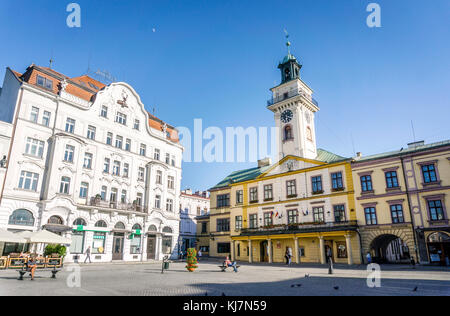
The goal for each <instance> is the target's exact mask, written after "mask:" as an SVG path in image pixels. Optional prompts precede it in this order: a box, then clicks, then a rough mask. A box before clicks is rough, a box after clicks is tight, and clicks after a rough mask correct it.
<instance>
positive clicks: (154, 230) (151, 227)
mask: <svg viewBox="0 0 450 316" xmlns="http://www.w3.org/2000/svg"><path fill="white" fill-rule="evenodd" d="M148 231H149V232H157V231H158V229H157V228H156V226H155V225H150V227H149V228H148Z"/></svg>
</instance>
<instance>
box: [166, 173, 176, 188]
mask: <svg viewBox="0 0 450 316" xmlns="http://www.w3.org/2000/svg"><path fill="white" fill-rule="evenodd" d="M174 183H175V180H174V177H172V176H168V177H167V187H168V188H169V189H173V188H174Z"/></svg>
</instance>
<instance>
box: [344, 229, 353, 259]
mask: <svg viewBox="0 0 450 316" xmlns="http://www.w3.org/2000/svg"><path fill="white" fill-rule="evenodd" d="M350 237H351V236H350V235H345V243H346V245H347V260H348V264H349V265H351V264H353V255H352V240H351V238H350Z"/></svg>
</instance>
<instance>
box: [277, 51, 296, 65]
mask: <svg viewBox="0 0 450 316" xmlns="http://www.w3.org/2000/svg"><path fill="white" fill-rule="evenodd" d="M290 60H293V61H295V62H296V63H298V61H297V58H295V56H294V55H292V54H291V53H289V54H287V55H286V56H284V58H283V60H282V61H281V62H280V65H283V64H285V63H287V62H288V61H290Z"/></svg>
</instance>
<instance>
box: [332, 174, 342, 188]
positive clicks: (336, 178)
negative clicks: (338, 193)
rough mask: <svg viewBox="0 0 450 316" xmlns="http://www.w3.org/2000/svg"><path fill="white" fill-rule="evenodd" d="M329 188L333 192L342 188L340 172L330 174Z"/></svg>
mask: <svg viewBox="0 0 450 316" xmlns="http://www.w3.org/2000/svg"><path fill="white" fill-rule="evenodd" d="M331 187H332V189H333V190H339V189H343V188H344V183H343V181H342V172H336V173H332V174H331Z"/></svg>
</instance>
